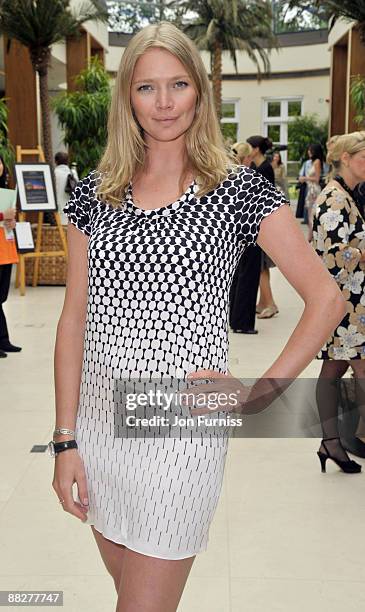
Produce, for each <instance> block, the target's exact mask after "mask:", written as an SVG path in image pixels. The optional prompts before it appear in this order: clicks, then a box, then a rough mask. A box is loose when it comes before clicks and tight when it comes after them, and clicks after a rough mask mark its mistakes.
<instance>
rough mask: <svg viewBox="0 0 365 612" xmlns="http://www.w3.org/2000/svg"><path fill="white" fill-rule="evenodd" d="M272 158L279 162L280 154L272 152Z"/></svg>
mask: <svg viewBox="0 0 365 612" xmlns="http://www.w3.org/2000/svg"><path fill="white" fill-rule="evenodd" d="M272 160H273V162H275V163H276V164H279V163H280V155H279V153H274V155H273V158H272Z"/></svg>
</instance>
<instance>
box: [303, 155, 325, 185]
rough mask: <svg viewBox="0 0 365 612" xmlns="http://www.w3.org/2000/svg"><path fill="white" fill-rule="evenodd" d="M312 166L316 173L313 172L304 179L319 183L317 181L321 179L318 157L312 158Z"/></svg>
mask: <svg viewBox="0 0 365 612" xmlns="http://www.w3.org/2000/svg"><path fill="white" fill-rule="evenodd" d="M313 167H314V169H315V171H316V173H315V174H313V176H307V177H306V180H307V181H312V182H314V183H319V181H320V180H321V170H322V166H321V162H320V161H319V159H315V160H314V163H313Z"/></svg>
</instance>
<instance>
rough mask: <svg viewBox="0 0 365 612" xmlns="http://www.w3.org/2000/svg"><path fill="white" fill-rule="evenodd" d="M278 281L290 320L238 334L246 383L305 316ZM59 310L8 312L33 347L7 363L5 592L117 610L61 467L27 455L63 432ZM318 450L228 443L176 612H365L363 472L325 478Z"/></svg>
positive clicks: (56, 297) (46, 301) (277, 278)
mask: <svg viewBox="0 0 365 612" xmlns="http://www.w3.org/2000/svg"><path fill="white" fill-rule="evenodd" d="M272 281H273V287H274V292H275V296H276V299H277V303H278V305H279V308H280V314H279V315H278V316H277V317H275V318H274V319H271V320H266V321H258V322H257V327H258V329H259V332H260V333H259V335H258V336H241V335H231V336H230V369H231V372H232V373H233V374H235V375H237V376H239V375H241V376H245V377H248V376H252V377H254V376H258V375H260V374H262V373H263V372H264V371H265V369H266V368H267V367H268V366H269V365H270V363H271V362H272V361H273V360H274V359H275V357H276V356H277V355H278V353H279V352H280V351H281V349H282V347H283V345H284V343H285V341H286V339H287V338H288V336H289V334H290V332H291V330H292V329H293V328H294V327H295V325H296V323H297V321H298V319H299V316H300V313H301V310H302V307H303V304H302V302H301V300H300V298H299V297H298V296H297V295H296V294H295V292H294V291H293V289H292V288H291V287H289V286H288V284H287V282H286V281H285V279H283V278H282V276H281V275H280V273H279V272H278V270H273V272H272ZM62 301H63V288H51V287H39V288H37V289H33V288H27V294H26V297H20V296H19V295H18V294H17V292H16V291H15V290H14V289H12V291H11V295H10V298H9V300H8V302H7V304H6V312H7V314H8V321H9V327H10V329H11V332H12V334H11V335H12V340H13V341H14V343H20V344H22V346H23V351H22V352H21V353H20V354H17V355H9V357H8V358H7V359H4V360H1V361H0V387H1V413H0V419H1V421H0V422H1V427H0V454H1V457H0V521H1V533H0V550H1V555H0V590H9V589H22V590H32V589H33V590H42V589H57V590H63V591H64V610H65V611H66V612H84V611H86V610H88V611H90V612H107V611H111V612H112V611H113V610H114V609H115V595H114V587H113V584H112V580H111V578H110V577H109V576H108V575H107V574H106V570H105V569H104V565H103V563H102V561H101V559H100V557H99V554H98V551H97V548H96V544H95V542H94V539H93V537H92V535H91V530H90V527H88V526H87V525H83V524H82V523H80V522H79V521H77V520H76V519H74V518H73V517H71V516H70V515H68V514H66V513H64V512H62V510H60V506H59V503H58V501H57V498H56V495H55V493H54V491H53V489H52V488H51V481H52V473H53V462H52V460H51V459H50V458H48V456H45V455H44V454H33V453H32V454H31V453H30V449H31V447H32V446H33V444H46V443H47V442H48V440H49V439H50V436H51V434H52V428H53V424H54V412H53V411H54V408H53V405H54V403H53V387H52V385H53V361H52V360H53V355H52V353H53V345H54V339H55V329H56V322H57V319H58V316H59V314H60V310H61V307H62ZM319 364H320V362H318V361H317V362H313V364H311V366H310V367H309V368H308V369H307V371H306V372H305V373H303V376H315V375H316V374H317V372H318V368H319ZM317 449H318V440H317V439H316V438H298V439H295V438H274V439H270V438H262V439H256V438H247V439H235V440H231V441H230V449H229V454H228V459H227V465H226V473H225V480H224V486H223V491H222V496H221V499H220V503H219V507H218V510H217V512H216V516H215V519H214V522H213V525H212V527H211V531H210V542H209V547H208V551H207V552H206V553H203V554H202V555H200V556H198V557H197V559H196V561H195V563H194V565H193V569H192V572H191V575H190V578H189V581H188V585H187V587H186V589H185V592H184V595H183V598H182V601H181V605H180V607H179V611H181V612H229V611H232V612H267V611H269V612H276V611H277V612H308V611H309V610H310V611H311V612H344V610H346V612H361V611H362V610H364V609H365V589H364V583H365V565H364V563H363V557H364V550H365V535H364V516H365V474H359V475H353V476H352V475H349V476H348V475H345V474H343V473H341V472H340V471H339V470H337V468H336V467H335V466H334V464H333V463H332V464H331V465H329V466H328V472H327V474H321V471H320V465H319V461H318V458H317V456H316V454H315V452H316V450H317ZM363 463H364V462H363ZM364 469H365V465H364ZM9 609H10V608H9Z"/></svg>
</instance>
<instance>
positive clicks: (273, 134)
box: [267, 125, 280, 144]
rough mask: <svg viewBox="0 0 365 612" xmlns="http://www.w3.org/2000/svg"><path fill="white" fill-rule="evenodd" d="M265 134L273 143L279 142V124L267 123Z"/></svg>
mask: <svg viewBox="0 0 365 612" xmlns="http://www.w3.org/2000/svg"><path fill="white" fill-rule="evenodd" d="M267 135H268V137H269V138H271V140H272V141H273V143H275V144H277V143H279V142H280V125H268V126H267Z"/></svg>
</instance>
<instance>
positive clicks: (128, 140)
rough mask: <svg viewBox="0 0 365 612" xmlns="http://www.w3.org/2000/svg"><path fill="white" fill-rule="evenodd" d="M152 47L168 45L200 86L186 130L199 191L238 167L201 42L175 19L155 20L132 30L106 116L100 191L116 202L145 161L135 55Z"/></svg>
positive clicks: (200, 194) (99, 192) (187, 150)
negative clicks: (135, 104)
mask: <svg viewBox="0 0 365 612" xmlns="http://www.w3.org/2000/svg"><path fill="white" fill-rule="evenodd" d="M152 47H160V48H163V49H166V50H167V51H170V53H172V54H173V55H174V56H175V57H176V58H177V59H178V60H180V62H182V64H183V65H184V66H185V68H186V70H187V72H188V74H189V75H190V77H191V79H192V81H193V83H194V86H195V90H196V92H197V103H196V112H195V117H194V119H193V121H192V124H191V126H190V127H189V129H188V130H187V132H186V134H185V144H186V153H187V160H188V164H190V167H191V169H192V170H193V171H194V173H195V175H196V180H197V183H198V191H197V194H196V195H197V197H200V196H202V195H204V194H205V193H208V192H209V191H211V190H212V189H214V188H215V187H216V186H217V185H218V184H219V183H220V182H221V181H222V180H224V178H226V177H227V174H228V173H229V170H230V169H234V168H235V167H236V165H235V163H234V160H233V157H231V156H230V154H229V152H228V151H227V150H226V148H225V146H224V142H223V138H222V134H221V131H220V127H219V122H218V118H217V115H216V111H215V108H214V102H213V95H212V90H211V85H210V82H209V79H208V75H207V72H206V70H205V67H204V64H203V61H202V58H201V56H200V53H199V51H198V49H197V47H196V46H195V44H194V43H193V42H192V40H191V39H190V38H188V37H187V36H186V35H185V34H184V33H182V32H180V30H179V29H178V28H177V27H176V26H174V25H173V24H171V23H169V22H165V21H161V22H160V23H157V24H151V25H148V26H146V27H145V28H143V29H142V30H140V31H139V32H138V33H137V34H136V35H135V36H133V38H132V39H131V40H130V42H129V44H128V45H127V47H126V49H125V51H124V54H123V56H122V59H121V61H120V64H119V68H118V72H117V76H116V81H115V86H114V91H113V95H112V101H111V106H110V111H109V116H108V139H107V144H106V148H105V151H104V154H103V156H102V158H101V160H100V163H99V165H98V167H97V171H99V172H100V173H101V181H100V182H99V185H98V187H97V195H98V197H100V198H101V199H102V200H107V201H108V202H109V203H110V204H112V206H115V207H117V206H119V205H120V203H121V201H122V200H123V199H124V196H125V190H126V188H127V186H128V184H129V182H130V181H131V180H132V177H133V176H134V174H135V172H136V170H137V169H139V168H142V167H143V165H144V162H145V141H144V138H143V130H142V128H141V126H140V125H139V123H138V121H137V119H136V118H135V116H134V112H133V108H132V105H131V100H130V89H131V82H132V77H133V71H134V68H135V65H136V62H137V60H138V59H139V58H140V57H141V55H143V54H144V53H145V52H146V51H147V50H148V49H151V48H152ZM182 191H183V189H182Z"/></svg>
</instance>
